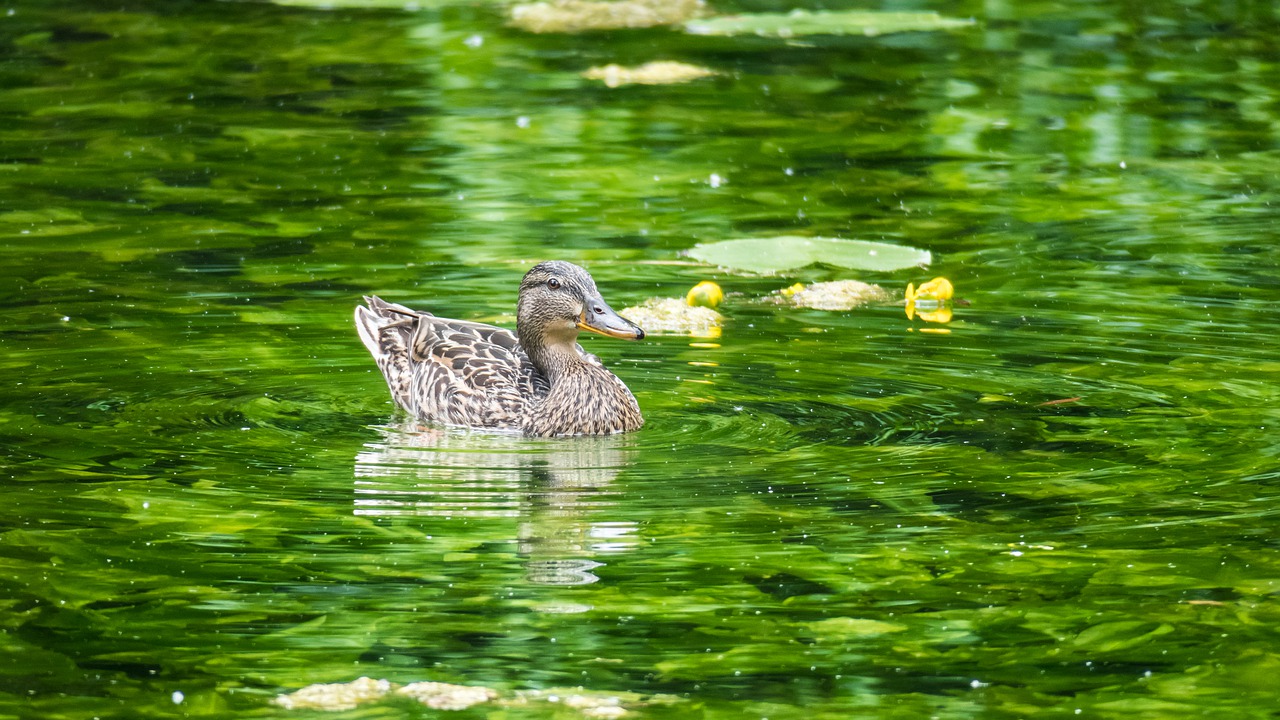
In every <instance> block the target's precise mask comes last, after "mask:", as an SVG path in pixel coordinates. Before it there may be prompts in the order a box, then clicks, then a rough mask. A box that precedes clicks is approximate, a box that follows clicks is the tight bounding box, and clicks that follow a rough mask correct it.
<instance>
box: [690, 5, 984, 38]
mask: <svg viewBox="0 0 1280 720" xmlns="http://www.w3.org/2000/svg"><path fill="white" fill-rule="evenodd" d="M970 25H973V21H972V20H959V19H956V18H948V17H942V16H941V15H939V14H937V13H932V12H874V11H867V10H851V11H848V12H806V11H804V10H796V11H794V12H790V13H753V14H748V15H726V16H724V17H714V18H707V19H704V20H693V21H690V22H688V23H685V26H684V30H685V32H687V33H691V34H693V35H763V36H766V37H781V38H789V37H798V36H801V35H866V36H868V37H872V36H876V35H887V34H889V33H900V32H918V31H928V30H951V29H954V28H961V27H968V26H970Z"/></svg>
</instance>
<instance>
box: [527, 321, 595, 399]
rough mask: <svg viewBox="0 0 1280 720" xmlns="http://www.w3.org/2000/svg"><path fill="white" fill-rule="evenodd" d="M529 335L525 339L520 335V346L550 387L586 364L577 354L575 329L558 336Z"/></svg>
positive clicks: (580, 355) (580, 354) (578, 353)
mask: <svg viewBox="0 0 1280 720" xmlns="http://www.w3.org/2000/svg"><path fill="white" fill-rule="evenodd" d="M529 334H530V335H533V337H529V338H526V337H525V334H524V333H521V335H520V345H521V346H522V347H523V348H524V351H525V353H526V354H528V356H529V361H530V362H532V363H533V366H534V367H536V368H538V371H539V372H541V373H542V374H543V375H544V376H545V377H546V378H547V380H548V381H549V382H550V383H551V385H552V386H555V384H556V382H557V381H559V380H560V379H561V378H563V377H565V376H567V375H570V374H572V373H573V371H574V370H577V369H579V368H581V367H582V366H583V365H584V364H585V363H586V360H584V359H583V358H582V353H580V352H578V332H577V328H573V330H572V332H563V333H559V334H547V333H541V334H538V333H529Z"/></svg>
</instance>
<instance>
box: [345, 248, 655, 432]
mask: <svg viewBox="0 0 1280 720" xmlns="http://www.w3.org/2000/svg"><path fill="white" fill-rule="evenodd" d="M365 303H366V304H367V305H368V307H364V306H357V307H356V330H357V331H359V333H360V339H361V340H362V341H364V346H365V347H367V348H369V352H370V353H372V354H373V358H374V360H376V361H377V362H378V367H379V368H381V369H382V375H383V376H384V377H385V378H386V380H387V386H388V387H389V388H391V397H392V398H393V399H395V401H396V404H397V405H399V406H400V407H402V408H404V409H405V410H407V411H409V412H410V413H412V414H413V415H414V416H415V417H417V418H419V419H422V420H426V421H430V422H439V423H447V424H450V425H465V426H468V427H476V428H507V429H520V430H523V431H524V433H525V434H526V435H534V436H538V437H547V436H551V435H607V434H611V433H619V432H627V431H628V430H635V429H636V428H638V427H640V426H641V425H643V424H644V418H643V417H641V416H640V406H639V405H637V404H636V399H635V397H634V396H633V395H632V394H631V391H630V390H628V389H627V386H626V385H624V384H623V383H622V381H621V380H619V379H618V377H617V376H616V375H614V374H613V373H611V372H609V371H608V370H607V369H606V368H605V367H604V365H602V364H600V360H599V359H598V358H597V357H596V356H595V355H591V354H589V353H587V352H584V351H583V349H582V347H581V346H580V345H578V331H579V330H590V331H591V332H597V333H600V334H601V335H608V336H610V337H616V338H624V339H627V340H640V339H642V338H643V337H644V330H641V329H640V327H639V326H637V325H636V324H635V323H633V322H631V321H630V320H627V319H625V318H623V317H620V316H619V315H618V314H617V313H615V312H614V311H613V309H612V308H610V307H609V305H608V304H607V303H605V301H604V298H602V297H600V291H599V290H597V289H596V283H595V281H594V280H592V279H591V276H590V275H589V274H587V271H586V270H583V269H582V268H580V267H578V266H577V265H574V264H572V263H567V262H560V261H552V262H544V263H540V264H538V265H535V266H534V267H533V269H532V270H530V271H529V272H528V273H527V274H526V275H525V276H524V280H522V281H521V282H520V299H519V302H518V303H517V305H516V334H515V335H513V334H511V332H510V331H509V330H503V329H502V328H497V327H494V326H492V325H484V324H481V323H473V322H466V321H463V320H448V319H446V318H438V317H436V316H434V315H432V314H431V313H427V312H418V311H414V310H410V309H409V308H406V307H404V306H402V305H395V304H392V303H388V302H385V301H383V300H381V299H379V298H377V297H366V298H365Z"/></svg>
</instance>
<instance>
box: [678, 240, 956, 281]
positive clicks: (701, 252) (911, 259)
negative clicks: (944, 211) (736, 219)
mask: <svg viewBox="0 0 1280 720" xmlns="http://www.w3.org/2000/svg"><path fill="white" fill-rule="evenodd" d="M687 254H688V255H689V257H691V258H694V259H695V260H701V261H702V262H705V263H711V264H712V265H719V266H720V267H724V268H729V269H731V270H744V271H746V272H755V273H765V274H773V273H777V272H781V271H783V270H794V269H796V268H802V267H805V266H806V265H814V264H816V263H822V264H824V265H836V266H838V267H843V268H850V269H852V270H874V271H878V272H886V271H890V270H901V269H903V268H909V267H917V266H923V265H928V264H929V262H930V260H931V259H932V258H931V256H930V255H929V251H928V250H918V249H916V248H911V247H902V246H900V245H889V244H887V243H878V242H871V241H869V240H841V239H838V238H824V237H797V236H794V235H780V236H778V237H771V238H744V239H741V240H725V241H723V242H715V243H708V244H706V245H697V246H695V247H694V248H693V249H691V250H689V251H688V253H687Z"/></svg>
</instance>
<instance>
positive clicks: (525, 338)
mask: <svg viewBox="0 0 1280 720" xmlns="http://www.w3.org/2000/svg"><path fill="white" fill-rule="evenodd" d="M516 329H517V332H518V333H519V335H520V343H521V344H522V345H524V346H526V347H532V346H540V347H547V346H555V345H562V344H565V345H572V344H573V343H575V342H577V339H578V331H579V330H588V331H590V332H594V333H600V334H601V335H608V336H609V337H616V338H623V339H625V340H640V339H643V338H644V330H641V329H640V326H639V325H636V324H635V323H633V322H631V321H630V320H627V319H626V318H624V317H622V316H620V315H618V313H616V312H614V311H613V308H611V307H609V304H608V303H606V302H605V301H604V298H602V297H600V291H599V290H597V289H596V283H595V281H594V280H592V279H591V275H590V274H588V273H587V271H586V270H583V269H582V268H580V267H578V266H577V265H574V264H573V263H568V262H563V261H560V260H551V261H548V262H543V263H538V264H537V265H534V266H533V268H532V269H531V270H529V272H528V273H525V276H524V280H521V281H520V301H519V303H518V304H517V306H516Z"/></svg>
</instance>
